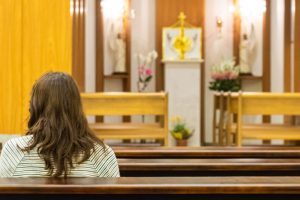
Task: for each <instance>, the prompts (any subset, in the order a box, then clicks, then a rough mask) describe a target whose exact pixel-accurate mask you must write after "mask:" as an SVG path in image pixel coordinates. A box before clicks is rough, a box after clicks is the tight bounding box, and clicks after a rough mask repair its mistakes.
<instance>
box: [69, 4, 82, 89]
mask: <svg viewBox="0 0 300 200" xmlns="http://www.w3.org/2000/svg"><path fill="white" fill-rule="evenodd" d="M71 5H72V6H73V7H72V8H71V9H72V13H73V22H72V24H73V26H72V31H73V33H72V43H73V44H72V76H73V77H74V79H75V80H76V82H77V84H78V86H79V90H80V91H81V92H84V91H85V0H72V4H71Z"/></svg>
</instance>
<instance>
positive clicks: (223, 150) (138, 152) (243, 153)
mask: <svg viewBox="0 0 300 200" xmlns="http://www.w3.org/2000/svg"><path fill="white" fill-rule="evenodd" d="M113 150H114V152H115V154H116V156H117V158H215V159H216V158H300V148H295V147H293V148H291V147H243V148H238V147H218V146H215V147H142V148H141V147H139V148H133V147H113Z"/></svg>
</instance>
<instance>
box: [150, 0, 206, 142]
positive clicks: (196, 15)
mask: <svg viewBox="0 0 300 200" xmlns="http://www.w3.org/2000/svg"><path fill="white" fill-rule="evenodd" d="M181 11H182V12H184V13H185V14H186V16H187V21H188V22H189V23H191V24H192V25H194V26H200V27H202V33H203V36H202V55H203V58H204V56H205V51H204V49H205V43H204V38H205V35H204V33H205V29H204V28H205V26H204V19H205V15H204V12H205V0H189V1H187V0H156V16H155V21H156V51H157V52H158V59H157V64H156V66H157V68H156V91H162V90H164V67H163V64H162V63H161V60H162V28H163V27H165V26H171V25H172V24H174V23H175V22H176V21H177V20H178V15H179V13H180V12H181ZM205 88H206V85H205V67H204V64H202V66H201V87H200V89H201V91H200V92H201V103H200V106H201V113H200V118H201V120H200V122H199V123H200V125H201V135H200V138H201V144H202V145H203V144H204V143H205V141H204V138H205V135H204V133H205V118H204V108H205V98H204V97H205Z"/></svg>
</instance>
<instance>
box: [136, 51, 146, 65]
mask: <svg viewBox="0 0 300 200" xmlns="http://www.w3.org/2000/svg"><path fill="white" fill-rule="evenodd" d="M138 59H139V61H140V62H141V63H143V62H145V60H146V59H145V56H144V55H143V54H140V53H139V54H138Z"/></svg>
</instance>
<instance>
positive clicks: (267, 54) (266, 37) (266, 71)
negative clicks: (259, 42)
mask: <svg viewBox="0 0 300 200" xmlns="http://www.w3.org/2000/svg"><path fill="white" fill-rule="evenodd" d="M262 64H263V83H262V90H263V92H270V91H271V0H266V12H265V14H264V17H263V62H262ZM270 121H271V118H270V116H263V122H265V123H268V122H270Z"/></svg>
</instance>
